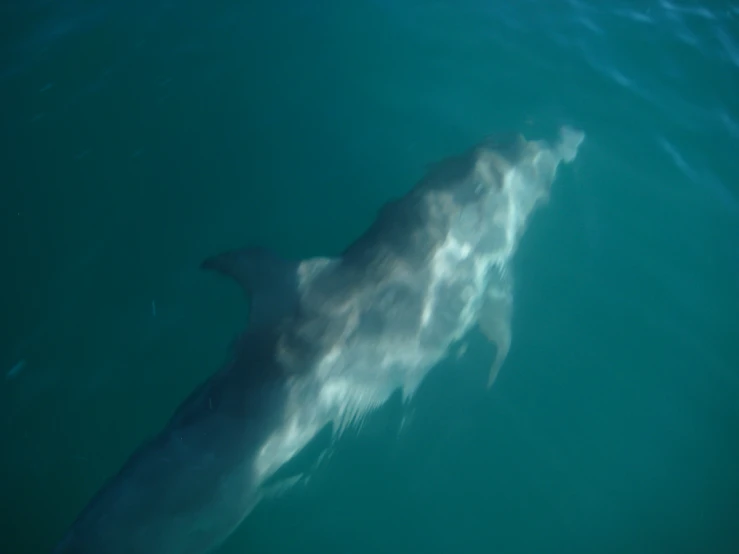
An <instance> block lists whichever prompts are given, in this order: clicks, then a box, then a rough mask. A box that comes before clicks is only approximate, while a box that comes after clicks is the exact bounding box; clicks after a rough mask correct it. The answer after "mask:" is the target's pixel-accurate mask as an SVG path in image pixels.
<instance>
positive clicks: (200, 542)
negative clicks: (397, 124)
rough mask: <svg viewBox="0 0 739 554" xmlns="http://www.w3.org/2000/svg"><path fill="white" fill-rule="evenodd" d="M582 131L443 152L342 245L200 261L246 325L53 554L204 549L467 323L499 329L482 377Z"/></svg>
mask: <svg viewBox="0 0 739 554" xmlns="http://www.w3.org/2000/svg"><path fill="white" fill-rule="evenodd" d="M583 138H584V134H583V133H582V132H580V131H576V130H572V129H570V128H562V129H561V130H560V135H559V138H558V140H557V141H556V142H555V143H554V144H549V143H547V142H544V141H531V142H527V141H526V140H524V139H523V137H521V136H517V137H512V138H509V139H505V140H501V139H498V140H494V139H489V140H486V141H484V142H482V143H480V144H479V145H477V146H475V147H474V148H472V149H471V150H469V151H467V152H466V153H464V154H462V155H459V156H456V157H453V158H450V159H447V160H444V161H443V162H441V163H439V164H437V165H436V166H434V167H432V168H431V169H430V170H429V172H428V173H427V175H426V176H425V177H424V178H423V179H422V180H421V181H420V182H419V183H418V184H417V185H416V186H415V187H414V188H413V189H412V190H411V191H410V192H409V193H408V194H407V195H405V196H404V197H402V198H400V199H398V200H395V201H393V202H390V203H388V204H386V205H385V206H384V207H383V208H382V209H381V210H380V213H379V215H378V217H377V219H376V221H375V222H374V223H373V224H372V226H371V227H370V228H369V229H368V230H367V232H366V233H365V234H364V235H362V236H361V237H360V238H359V239H358V240H357V241H356V242H354V243H353V244H352V245H351V246H350V247H349V248H348V249H347V250H346V251H344V253H343V254H342V256H341V257H339V258H311V259H305V260H300V261H286V260H282V259H280V258H278V257H277V256H274V255H272V254H270V253H269V252H267V251H265V250H262V249H257V248H248V249H244V250H237V251H232V252H227V253H225V254H221V255H219V256H215V257H213V258H210V259H208V260H206V261H205V262H204V264H203V265H204V267H206V268H209V269H214V270H217V271H220V272H221V273H225V274H227V275H230V276H232V277H233V278H235V279H236V280H237V281H238V282H239V283H240V284H241V285H242V286H243V287H244V288H245V289H246V290H247V291H248V293H249V294H250V296H251V300H252V301H251V315H250V322H249V326H248V328H247V330H246V331H245V332H244V333H243V335H242V336H241V337H240V338H239V340H238V341H237V342H236V344H235V347H234V351H233V353H232V355H231V357H230V359H229V361H228V363H227V364H226V365H225V366H224V367H223V368H222V369H221V370H220V371H218V372H217V373H216V374H215V375H213V376H212V377H211V378H210V379H209V380H208V381H206V382H205V383H204V384H203V385H201V386H200V388H198V389H197V390H196V391H195V392H193V393H192V394H191V396H190V397H189V398H188V399H187V400H185V402H184V403H183V404H182V405H181V406H180V408H179V409H178V410H177V412H176V413H175V414H174V416H173V417H172V419H171V420H170V422H169V423H168V425H167V427H166V428H165V429H164V430H163V431H162V432H161V433H160V434H159V435H158V436H157V437H156V438H154V439H153V440H152V441H151V442H149V443H147V444H145V445H143V446H141V447H140V448H139V449H138V450H137V451H136V452H135V453H134V454H133V456H132V457H131V458H130V459H129V460H128V461H127V463H126V464H125V465H124V466H123V468H122V469H121V471H120V472H119V473H118V474H117V475H116V476H115V477H113V478H112V479H111V480H110V481H109V482H108V483H107V484H106V485H105V486H104V487H103V488H102V489H101V490H100V491H99V492H98V493H97V495H96V496H95V497H94V498H93V499H92V501H91V502H90V504H89V505H88V506H87V507H86V508H85V509H84V511H83V512H82V513H81V514H80V515H79V517H78V518H77V520H76V522H75V523H74V525H73V526H72V528H71V529H70V530H69V532H68V533H67V535H66V537H65V538H64V539H63V540H62V541H61V542H60V544H59V545H58V546H57V548H56V550H55V553H56V554H93V553H94V554H119V553H120V554H123V553H125V554H131V553H137V554H203V553H205V552H209V551H211V550H213V549H214V548H216V547H217V546H218V545H220V544H221V543H222V542H223V541H224V540H225V539H226V538H227V537H228V536H229V535H230V534H231V532H232V531H234V529H235V528H236V527H237V526H238V525H239V523H240V522H241V521H242V520H243V519H244V518H245V517H246V516H247V514H248V513H249V512H250V511H251V510H252V509H253V508H254V506H255V505H256V504H257V503H258V502H259V500H260V498H261V497H262V495H263V491H264V485H265V482H266V481H267V480H268V479H269V478H270V477H272V476H274V474H275V472H276V471H277V470H278V469H280V468H281V467H283V466H284V465H285V464H286V463H287V462H288V461H289V460H291V459H293V457H294V456H295V455H296V454H297V453H298V452H299V451H300V450H301V449H302V448H303V447H304V446H305V445H306V444H307V443H308V442H309V441H310V440H311V439H312V438H313V437H315V436H316V434H317V433H318V432H319V431H320V430H321V429H322V428H324V427H325V426H326V425H327V424H333V429H334V437H335V436H337V435H338V434H339V433H340V432H341V430H343V429H345V428H346V427H347V425H350V424H352V423H354V422H357V421H358V420H359V419H360V418H362V417H363V416H364V415H366V414H367V413H368V412H369V411H371V410H372V409H373V408H375V407H377V406H380V405H381V404H383V403H384V402H385V401H386V400H388V398H389V397H390V395H391V394H392V393H393V392H394V391H395V390H397V389H398V388H400V389H402V391H403V395H404V397H406V398H407V397H409V396H411V395H412V394H413V393H414V391H415V390H416V388H417V387H418V385H419V384H420V383H421V381H422V380H423V378H424V377H425V376H426V374H427V373H428V372H429V370H431V369H432V368H433V366H434V365H436V364H437V362H439V361H440V360H441V359H442V358H444V357H445V356H446V355H447V354H448V352H449V349H450V347H451V346H452V345H453V344H454V343H455V342H457V341H459V340H460V339H461V338H462V337H464V336H465V335H466V334H467V332H468V331H469V330H470V329H471V328H472V327H473V326H474V325H475V324H479V325H480V328H481V329H482V331H483V332H484V334H485V335H486V336H487V337H488V338H489V339H491V340H492V341H494V342H496V343H497V354H496V359H495V361H494V363H493V367H492V370H491V372H490V380H489V384H492V382H493V380H494V379H495V376H496V374H497V372H498V369H499V368H500V365H501V363H502V362H503V360H504V359H505V356H506V353H507V352H508V348H509V345H510V341H511V331H510V321H511V310H512V277H511V272H510V264H509V261H510V260H511V257H512V256H513V254H514V252H515V250H516V246H517V244H518V242H519V239H520V237H521V235H522V233H523V231H524V228H525V225H526V221H527V219H528V217H529V215H530V213H531V212H532V210H533V209H534V207H535V206H536V205H537V204H538V203H539V202H540V201H542V200H545V199H546V198H547V197H548V194H549V189H550V186H551V184H552V182H553V180H554V178H555V173H556V170H557V167H558V165H559V164H560V162H562V161H564V162H569V161H572V160H573V159H574V158H575V155H576V153H577V149H578V147H579V146H580V143H581V142H582V140H583Z"/></svg>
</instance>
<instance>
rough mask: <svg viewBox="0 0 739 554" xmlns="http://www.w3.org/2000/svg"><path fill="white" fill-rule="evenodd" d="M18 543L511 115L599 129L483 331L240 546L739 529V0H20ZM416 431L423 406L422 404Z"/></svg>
mask: <svg viewBox="0 0 739 554" xmlns="http://www.w3.org/2000/svg"><path fill="white" fill-rule="evenodd" d="M0 37H2V41H3V42H2V49H0V95H1V97H0V100H1V102H0V106H2V108H0V109H2V118H1V119H0V129H1V130H2V133H1V135H0V136H2V139H3V141H4V145H3V148H1V149H0V171H1V172H2V173H0V183H1V185H2V186H1V187H0V220H1V221H2V222H3V224H4V228H5V230H4V234H5V237H6V238H5V240H3V246H2V248H3V250H2V258H3V266H2V267H3V271H2V280H3V281H2V283H3V286H2V287H0V305H1V306H2V310H0V317H1V318H2V320H1V321H2V335H0V336H1V337H2V343H1V348H0V363H2V364H3V366H2V367H3V373H4V378H3V377H0V430H1V433H2V434H1V435H0V436H1V437H2V450H1V451H0V452H1V453H2V458H1V461H0V464H1V465H0V470H1V471H0V502H1V503H2V504H1V505H2V511H3V513H2V517H1V518H0V552H3V553H5V552H8V553H11V552H12V553H15V552H18V553H26V552H29V553H31V552H48V551H49V550H50V548H51V547H52V545H53V544H54V543H55V541H56V540H58V539H59V538H60V537H61V535H62V533H63V532H64V530H65V529H66V527H67V526H68V525H69V524H70V523H71V522H72V520H73V519H74V517H75V516H76V515H77V513H78V512H79V510H81V509H82V507H83V506H84V504H85V503H86V501H87V500H88V499H89V498H90V496H91V495H92V494H93V493H94V492H95V491H96V490H97V488H98V487H99V486H100V485H101V484H102V483H103V482H104V481H105V479H106V478H107V477H108V476H109V475H111V474H112V473H114V472H115V471H117V469H118V468H119V467H120V465H121V464H122V463H123V462H124V461H125V459H126V457H127V456H128V455H129V453H130V452H131V451H132V450H133V448H135V446H136V445H137V444H139V442H140V441H142V440H143V439H144V438H146V437H148V436H151V435H152V434H153V433H155V432H156V431H158V430H159V429H160V428H161V426H162V425H163V424H164V423H165V422H166V420H167V419H168V417H169V416H170V414H171V413H172V411H173V410H174V408H175V407H176V406H177V404H178V403H179V402H180V401H181V400H182V399H183V398H184V397H185V396H186V395H187V393H188V392H189V391H190V390H191V389H192V388H193V387H194V386H196V385H197V384H198V383H199V382H201V381H202V380H203V379H204V378H206V376H207V375H209V374H210V373H211V372H212V371H214V370H215V369H216V368H217V367H218V364H219V363H221V362H222V361H223V359H224V357H225V353H226V349H227V347H228V345H229V343H230V341H231V339H232V338H233V336H234V335H235V334H236V333H237V332H238V330H239V329H240V328H241V327H242V326H243V324H244V321H245V318H246V302H245V301H244V299H243V298H242V295H241V293H240V292H239V291H238V290H236V287H235V286H233V285H231V284H230V283H227V282H224V281H223V280H221V279H217V278H215V277H213V276H212V275H207V274H204V273H203V272H201V271H199V270H198V269H197V266H198V264H199V262H200V261H201V260H202V259H203V258H205V257H206V256H208V255H211V254H213V253H216V252H219V251H221V250H225V249H228V248H233V247H236V246H240V245H242V244H246V243H259V244H263V245H265V246H269V247H271V248H274V249H276V250H278V251H280V252H282V253H284V254H285V255H290V256H301V257H307V256H310V255H315V254H326V255H330V254H336V253H337V252H339V251H340V250H341V249H343V248H344V247H345V246H346V245H347V244H348V243H349V242H350V241H352V240H353V239H354V238H356V237H357V236H358V235H359V234H360V233H361V232H362V231H363V230H364V229H365V228H366V227H367V226H368V225H369V223H370V222H371V221H372V218H373V217H374V215H375V213H376V211H377V209H378V208H379V207H380V206H381V205H382V204H383V203H384V202H385V201H387V200H388V199H389V198H391V197H393V196H396V195H398V194H402V193H403V192H405V191H407V190H408V189H409V188H410V187H411V186H412V185H413V183H414V182H415V181H416V180H417V179H419V178H420V177H421V175H422V174H423V172H424V169H425V167H426V165H427V164H429V163H431V162H434V161H436V160H438V159H440V158H442V157H444V156H447V155H449V154H451V153H455V152H458V151H459V150H462V149H464V148H466V147H467V146H469V145H470V144H472V143H474V142H475V141H477V140H479V139H480V138H481V137H482V136H484V135H486V134H489V133H491V132H497V131H507V130H514V131H521V132H523V133H524V134H525V135H527V136H528V137H533V138H536V137H537V136H539V135H541V134H545V133H551V132H552V130H553V129H556V126H557V125H559V124H560V123H563V122H567V123H571V124H574V125H577V126H579V127H581V128H583V129H584V130H585V131H586V133H587V139H586V142H585V143H584V144H583V147H582V149H581V151H580V154H579V156H578V158H577V160H576V162H575V163H574V164H573V166H572V167H571V168H567V170H566V171H563V172H562V174H561V176H560V179H558V181H557V182H556V184H555V188H554V190H553V194H552V198H551V200H550V202H549V204H548V205H547V206H546V207H545V208H543V209H542V210H541V211H540V212H538V213H537V214H536V215H535V216H534V218H533V220H532V223H531V226H530V228H529V230H528V232H527V235H526V236H525V238H524V240H523V242H522V244H521V248H520V251H519V253H518V255H517V257H516V260H515V264H514V269H515V272H516V299H515V316H514V326H513V335H514V338H513V345H512V349H511V352H510V355H509V358H508V360H507V362H506V365H505V366H504V367H503V370H502V372H501V375H500V377H499V379H498V381H497V382H496V385H495V387H494V389H493V390H492V391H489V392H488V391H486V390H485V387H484V383H485V379H486V373H487V369H488V367H489V364H490V362H491V361H492V358H493V354H494V349H493V348H492V347H490V346H488V345H487V343H486V342H485V341H484V339H482V337H481V336H480V335H479V333H477V332H475V333H473V334H472V335H471V337H470V341H469V348H468V350H467V353H466V355H465V356H464V357H463V359H462V360H460V361H456V360H451V361H450V362H449V363H446V364H444V366H443V367H439V368H438V369H437V370H436V371H435V372H434V373H433V374H432V375H431V376H430V377H429V379H428V381H427V382H426V383H425V384H424V386H422V388H421V390H420V391H419V393H418V395H417V396H416V398H415V399H414V401H413V403H412V405H411V406H409V407H407V408H406V409H405V410H401V407H400V405H399V403H398V402H393V403H391V404H390V405H389V406H387V407H386V408H385V409H384V410H381V411H380V412H378V414H377V415H376V416H375V417H373V418H372V419H371V420H370V421H369V422H368V424H367V426H366V428H365V429H363V430H362V432H361V433H357V434H356V436H354V435H353V436H351V437H348V438H347V439H346V440H344V441H342V443H341V444H340V445H339V450H338V452H337V453H336V455H335V456H334V457H333V458H331V459H330V460H329V461H328V462H327V464H326V465H325V466H324V467H322V468H321V469H320V470H319V471H318V472H317V473H316V475H315V476H314V477H313V479H312V480H311V481H310V482H309V483H308V484H307V485H306V486H304V487H299V488H297V489H295V490H292V491H289V492H287V493H285V494H284V495H282V496H281V497H279V498H276V499H274V500H272V501H270V502H267V503H265V504H263V505H262V506H260V507H259V508H258V509H257V510H256V511H255V512H254V513H253V514H252V515H251V516H250V517H249V518H248V519H247V520H246V522H245V523H244V524H243V525H242V527H241V528H240V529H239V531H238V532H237V533H236V534H235V535H234V536H233V537H232V538H231V539H230V540H229V542H228V543H227V544H226V545H224V547H223V548H222V550H221V552H223V553H224V554H225V553H237V552H280V553H289V552H301V553H303V552H317V551H320V552H322V553H324V554H328V553H333V552H335V553H345V552H356V553H364V552H368V553H369V552H372V553H376V552H393V553H395V552H403V553H405V552H451V551H455V552H456V551H459V552H468V553H471V552H480V553H483V552H484V553H491V552H505V553H529V552H531V553H534V552H536V553H542V552H588V553H590V552H614V553H623V552H645V553H647V552H649V553H653V552H667V553H683V552H685V553H688V552H710V553H720V552H737V551H739V530H738V529H739V527H737V521H739V471H737V468H739V319H738V318H737V313H738V312H739V162H738V161H737V159H738V158H737V152H739V4H736V3H733V4H732V3H730V2H721V1H718V2H711V3H708V2H704V3H702V4H698V3H695V2H694V3H690V4H689V3H687V2H684V1H682V0H681V1H679V2H678V1H677V0H676V1H674V2H668V1H666V0H663V1H661V2H635V1H633V2H627V1H616V2H608V3H605V2H596V1H595V0H591V1H590V2H585V1H577V0H572V1H569V2H564V1H558V0H557V1H555V0H552V1H549V2H546V1H544V0H538V1H531V0H525V1H524V0H520V1H518V2H501V1H497V0H490V1H488V2H482V1H479V0H478V1H471V0H459V1H456V2H452V1H436V2H432V1H423V2H422V1H420V0H412V1H411V0H403V1H396V2H392V1H390V0H382V1H380V0H375V1H369V0H358V1H355V2H339V1H318V2H307V1H305V0H303V1H299V0H293V1H283V2H271V3H268V2H262V3H259V4H257V3H256V2H242V3H235V2H194V1H186V2H177V3H174V2H165V1H161V0H159V1H156V0H155V1H154V2H143V1H142V0H135V1H130V2H122V1H121V2H116V3H108V4H105V3H101V2H88V1H82V0H77V1H76V2H63V3H62V2H50V1H42V0H36V1H35V2H24V3H19V2H15V3H10V4H6V5H4V6H3V7H2V8H0ZM401 426H402V432H400V433H398V428H399V427H401Z"/></svg>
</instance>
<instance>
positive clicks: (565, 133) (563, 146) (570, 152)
mask: <svg viewBox="0 0 739 554" xmlns="http://www.w3.org/2000/svg"><path fill="white" fill-rule="evenodd" d="M584 139H585V133H584V132H583V131H580V130H579V129H573V128H572V127H568V126H567V125H563V126H562V127H560V129H559V142H558V143H557V146H556V150H557V151H558V152H559V155H560V156H561V157H562V160H563V161H565V162H567V163H569V162H571V161H572V160H574V159H575V156H577V149H578V148H579V147H580V144H582V141H583V140H584Z"/></svg>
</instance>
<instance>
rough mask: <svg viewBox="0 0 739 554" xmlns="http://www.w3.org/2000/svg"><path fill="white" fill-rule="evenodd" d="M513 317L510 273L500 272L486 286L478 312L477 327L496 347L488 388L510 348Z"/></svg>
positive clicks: (496, 375)
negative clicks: (483, 300) (483, 299)
mask: <svg viewBox="0 0 739 554" xmlns="http://www.w3.org/2000/svg"><path fill="white" fill-rule="evenodd" d="M512 316H513V281H512V277H511V275H510V273H508V272H501V274H500V275H498V276H496V277H495V278H494V279H493V280H492V282H491V283H490V284H489V285H488V288H487V290H486V291H485V302H484V304H483V307H482V309H481V310H480V316H479V325H480V330H481V331H482V333H483V334H484V335H485V336H486V337H487V339H488V340H489V341H490V342H494V343H495V345H496V347H497V352H496V353H495V359H494V360H493V365H492V366H491V368H490V376H489V377H488V385H487V386H488V388H490V387H492V385H493V383H494V382H495V379H496V378H497V377H498V373H499V372H500V368H501V366H502V365H503V363H504V362H505V359H506V357H507V355H508V350H509V349H510V347H511V319H512Z"/></svg>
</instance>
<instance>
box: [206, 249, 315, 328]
mask: <svg viewBox="0 0 739 554" xmlns="http://www.w3.org/2000/svg"><path fill="white" fill-rule="evenodd" d="M299 264H300V262H299V261H294V260H287V259H284V258H282V257H280V256H278V255H277V254H275V253H274V252H272V251H271V250H269V249H267V248H261V247H247V248H241V249H238V250H230V251H228V252H224V253H222V254H217V255H215V256H212V257H210V258H208V259H206V260H205V261H203V263H202V264H201V267H202V268H203V269H207V270H212V271H216V272H218V273H221V274H222V275H226V276H228V277H231V278H232V279H234V280H235V281H236V282H237V283H238V284H239V285H240V286H241V288H242V289H243V290H244V293H245V294H246V295H247V296H248V297H249V298H250V302H251V308H250V312H249V327H250V328H253V327H264V326H271V325H276V324H278V323H279V322H280V321H282V320H283V319H284V318H285V317H287V316H288V315H289V314H291V313H292V312H293V311H294V310H295V309H296V307H297V304H298V288H297V284H298V276H297V270H298V266H299Z"/></svg>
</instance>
